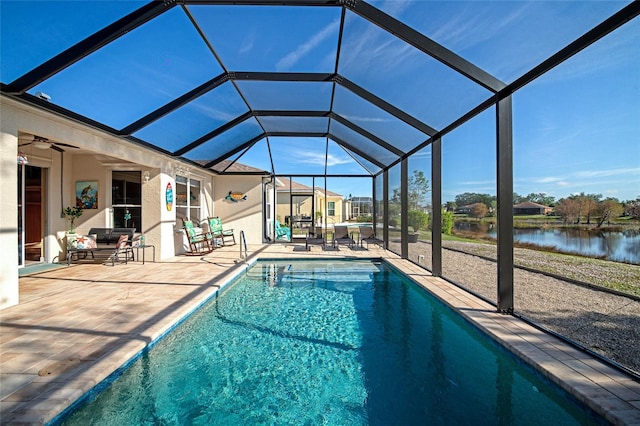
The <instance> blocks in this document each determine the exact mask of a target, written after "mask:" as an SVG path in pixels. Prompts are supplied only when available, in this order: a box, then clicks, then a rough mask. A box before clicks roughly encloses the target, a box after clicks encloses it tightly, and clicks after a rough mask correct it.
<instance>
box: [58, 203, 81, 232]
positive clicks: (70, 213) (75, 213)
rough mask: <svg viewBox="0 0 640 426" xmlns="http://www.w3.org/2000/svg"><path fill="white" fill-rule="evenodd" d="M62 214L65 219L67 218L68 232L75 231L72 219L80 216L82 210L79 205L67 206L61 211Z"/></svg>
mask: <svg viewBox="0 0 640 426" xmlns="http://www.w3.org/2000/svg"><path fill="white" fill-rule="evenodd" d="M62 212H63V213H64V215H65V216H66V218H67V219H69V231H68V233H69V234H75V233H76V228H75V225H74V221H75V220H76V219H77V218H79V217H80V216H82V213H83V210H82V208H81V207H77V206H75V207H67V208H65V209H64V210H63V211H62Z"/></svg>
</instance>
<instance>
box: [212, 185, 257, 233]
mask: <svg viewBox="0 0 640 426" xmlns="http://www.w3.org/2000/svg"><path fill="white" fill-rule="evenodd" d="M213 188H214V190H213V193H214V196H213V206H214V209H213V215H214V216H218V217H220V219H221V220H222V225H223V228H224V229H233V230H234V233H235V237H236V242H239V241H240V240H239V237H240V231H244V234H245V239H246V241H247V244H261V243H262V242H263V241H264V239H263V234H264V227H263V215H262V203H263V200H262V198H263V191H262V177H261V176H216V177H215V178H214V186H213ZM230 191H231V192H237V193H242V194H244V195H245V196H246V199H245V200H242V201H235V202H234V201H230V200H229V199H227V198H226V197H227V196H228V195H229V192H230Z"/></svg>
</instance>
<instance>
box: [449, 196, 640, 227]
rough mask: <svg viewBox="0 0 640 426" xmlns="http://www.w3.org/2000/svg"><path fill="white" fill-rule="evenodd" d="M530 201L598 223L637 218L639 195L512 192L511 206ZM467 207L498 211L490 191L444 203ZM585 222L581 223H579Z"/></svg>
mask: <svg viewBox="0 0 640 426" xmlns="http://www.w3.org/2000/svg"><path fill="white" fill-rule="evenodd" d="M526 201H529V202H532V203H537V204H541V205H544V206H547V207H552V208H553V214H555V215H557V216H560V217H562V218H563V220H564V222H565V223H571V224H580V223H585V224H587V225H590V224H591V223H593V222H594V221H595V223H596V224H597V225H598V226H602V225H603V224H604V223H605V222H609V221H611V220H613V219H616V218H618V217H620V216H630V217H631V218H634V219H640V196H638V198H637V199H635V200H627V201H620V200H618V199H617V198H614V197H606V198H604V197H603V196H602V194H585V193H584V192H582V193H580V194H573V195H570V196H568V197H565V198H561V199H559V200H557V201H556V199H555V197H552V196H550V195H547V194H545V193H531V194H529V195H519V194H518V193H515V192H514V194H513V203H514V205H516V204H520V203H523V202H526ZM461 207H467V210H468V214H469V216H472V217H476V218H482V217H484V216H486V215H491V214H494V213H495V212H496V211H497V197H496V196H495V195H490V194H478V193H474V192H465V193H463V194H459V195H456V197H455V201H449V202H447V203H445V209H446V210H447V211H456V210H457V209H460V208H461ZM582 221H584V222H582Z"/></svg>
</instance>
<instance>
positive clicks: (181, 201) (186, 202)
mask: <svg viewBox="0 0 640 426" xmlns="http://www.w3.org/2000/svg"><path fill="white" fill-rule="evenodd" d="M201 214H202V213H201V205H200V181H199V180H195V179H190V178H188V177H184V176H176V217H177V218H178V220H182V218H183V217H188V218H189V219H191V220H192V221H193V222H194V224H196V225H198V224H199V223H200V220H202V217H201Z"/></svg>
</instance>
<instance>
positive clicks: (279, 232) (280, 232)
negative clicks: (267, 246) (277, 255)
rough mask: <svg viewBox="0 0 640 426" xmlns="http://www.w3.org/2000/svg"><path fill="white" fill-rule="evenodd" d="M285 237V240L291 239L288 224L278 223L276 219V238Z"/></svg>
mask: <svg viewBox="0 0 640 426" xmlns="http://www.w3.org/2000/svg"><path fill="white" fill-rule="evenodd" d="M283 237H286V238H284V239H286V240H287V241H291V229H289V227H288V226H282V225H280V221H279V220H278V219H276V240H279V239H281V238H283Z"/></svg>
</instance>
